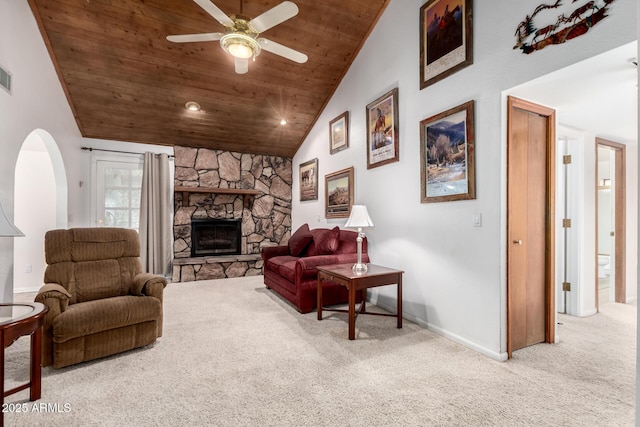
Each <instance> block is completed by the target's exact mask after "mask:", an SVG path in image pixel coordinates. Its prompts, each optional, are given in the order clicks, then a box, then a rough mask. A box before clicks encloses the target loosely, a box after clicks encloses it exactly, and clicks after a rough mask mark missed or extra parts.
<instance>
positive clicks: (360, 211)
mask: <svg viewBox="0 0 640 427" xmlns="http://www.w3.org/2000/svg"><path fill="white" fill-rule="evenodd" d="M344 226H345V227H346V228H357V229H358V238H357V240H356V242H357V244H358V262H357V263H355V264H353V267H351V269H352V270H353V272H354V273H356V274H362V273H366V272H367V264H363V263H362V239H363V238H364V233H363V232H362V229H363V228H366V227H373V221H371V217H369V213H368V212H367V207H366V206H364V205H353V206H352V207H351V215H349V219H348V220H347V223H346V224H345V225H344Z"/></svg>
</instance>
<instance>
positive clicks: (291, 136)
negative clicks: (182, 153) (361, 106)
mask: <svg viewBox="0 0 640 427" xmlns="http://www.w3.org/2000/svg"><path fill="white" fill-rule="evenodd" d="M280 1H281V0H255V1H254V0H214V3H215V4H216V5H217V6H218V7H219V8H220V9H221V10H222V11H224V12H225V13H226V14H227V15H231V14H237V13H240V12H242V14H243V15H245V16H248V17H250V18H252V17H256V16H258V15H260V14H261V13H263V12H265V11H267V10H268V9H270V8H272V7H274V6H276V5H277V4H279V3H280ZM29 2H30V5H31V9H32V11H33V13H34V15H35V17H36V20H37V22H38V25H39V26H40V31H41V33H42V35H43V38H44V40H45V43H46V44H47V47H48V49H49V53H50V55H51V58H52V59H53V63H54V66H55V67H56V70H57V72H58V76H59V78H60V80H61V82H62V85H63V88H64V90H65V92H66V95H67V98H68V100H69V103H70V105H71V108H72V110H73V113H74V115H75V118H76V121H77V123H78V126H79V127H80V131H81V133H82V135H83V136H85V137H89V138H101V139H109V140H120V141H130V142H140V143H147V144H160V145H179V146H188V147H207V148H212V149H221V150H229V151H237V152H242V153H254V154H269V155H279V156H288V157H291V156H293V155H294V154H295V152H296V151H297V149H298V147H299V146H300V145H301V144H302V142H303V140H304V138H305V136H306V135H307V133H308V132H309V130H310V129H311V127H312V126H313V124H314V123H315V121H316V120H317V118H318V116H319V115H320V113H321V112H322V109H323V108H324V106H325V105H326V103H327V102H328V100H329V98H330V97H331V95H332V94H333V92H334V91H335V89H336V88H337V85H338V84H339V83H340V80H341V79H342V77H343V76H344V74H345V73H346V71H347V69H348V68H349V66H350V64H351V62H352V61H353V59H354V58H355V55H356V54H357V52H358V50H359V49H360V47H361V46H362V44H363V43H364V41H365V39H366V37H367V35H368V34H369V32H370V31H371V29H372V28H373V26H374V25H375V24H376V22H377V20H378V17H379V16H380V14H381V13H382V12H383V11H384V8H385V7H386V5H387V3H388V2H389V0H347V1H344V0H295V3H296V4H297V5H298V7H299V9H300V12H299V14H298V15H297V16H295V17H293V18H292V19H289V20H288V21H285V22H283V23H282V24H280V25H277V26H275V27H273V28H271V29H269V30H267V31H265V33H264V36H265V37H267V38H269V39H271V40H273V41H275V42H278V43H281V44H283V45H285V46H288V47H291V48H293V49H296V50H299V51H301V52H303V53H305V54H307V55H308V56H309V60H308V62H307V63H305V64H298V63H295V62H292V61H289V60H287V59H284V58H281V57H279V56H276V55H274V54H272V53H270V52H266V51H263V52H262V53H261V54H260V55H259V56H258V57H257V58H256V60H255V62H253V61H252V62H250V64H249V72H248V73H247V74H244V75H238V74H236V73H235V72H234V65H233V60H232V58H231V57H230V56H229V55H228V54H226V53H225V52H224V51H223V50H222V48H221V47H220V43H219V42H217V41H212V42H199V43H184V44H176V43H171V42H169V41H167V40H166V38H165V36H167V35H169V34H189V33H208V32H224V27H223V26H222V25H221V24H220V23H219V22H217V21H216V20H215V19H214V18H212V17H211V16H210V15H209V14H207V13H206V12H205V11H204V10H203V9H202V8H201V7H200V6H198V5H197V4H196V3H194V2H193V1H191V0H29ZM187 101H196V102H198V103H199V104H200V105H201V106H202V111H200V112H196V113H193V112H188V111H187V110H186V109H185V107H184V106H185V103H186V102H187ZM282 118H284V119H286V120H287V121H288V124H287V125H285V126H281V125H280V124H279V122H280V120H281V119H282ZM327 143H328V141H327Z"/></svg>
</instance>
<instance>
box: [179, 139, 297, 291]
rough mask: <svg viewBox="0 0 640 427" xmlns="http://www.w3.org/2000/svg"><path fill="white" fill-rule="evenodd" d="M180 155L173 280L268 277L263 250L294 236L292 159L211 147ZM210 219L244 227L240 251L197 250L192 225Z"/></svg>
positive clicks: (182, 149)
mask: <svg viewBox="0 0 640 427" xmlns="http://www.w3.org/2000/svg"><path fill="white" fill-rule="evenodd" d="M174 153H175V215H174V227H173V228H174V255H175V259H174V266H173V281H174V282H185V281H192V280H207V279H221V278H225V277H240V276H255V275H260V274H262V259H261V257H260V251H261V249H262V247H263V246H274V245H279V244H285V243H286V242H287V241H288V239H289V237H290V235H291V180H292V171H291V159H290V158H284V157H277V156H263V155H253V154H242V153H233V152H228V151H220V150H210V149H205V148H185V147H174ZM208 219H214V220H225V221H226V220H236V221H238V222H239V223H240V224H241V230H240V242H239V253H236V254H225V255H218V254H210V255H206V256H198V255H199V254H197V253H195V252H192V243H193V236H192V222H193V221H194V220H195V221H198V222H199V221H200V220H208ZM196 252H197V251H196Z"/></svg>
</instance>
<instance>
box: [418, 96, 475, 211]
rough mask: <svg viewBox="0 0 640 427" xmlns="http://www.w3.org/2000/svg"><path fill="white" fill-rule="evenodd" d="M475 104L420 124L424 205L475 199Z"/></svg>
mask: <svg viewBox="0 0 640 427" xmlns="http://www.w3.org/2000/svg"><path fill="white" fill-rule="evenodd" d="M473 120H474V101H469V102H467V103H464V104H462V105H459V106H457V107H454V108H452V109H450V110H447V111H444V112H442V113H440V114H437V115H435V116H433V117H429V118H428V119H425V120H422V121H421V122H420V190H421V197H420V201H421V202H422V203H429V202H446V201H451V200H469V199H475V198H476V181H475V141H474V139H475V137H474V134H475V131H474V123H473Z"/></svg>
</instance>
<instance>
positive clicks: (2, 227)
mask: <svg viewBox="0 0 640 427" xmlns="http://www.w3.org/2000/svg"><path fill="white" fill-rule="evenodd" d="M0 236H3V237H16V236H24V233H23V232H22V231H20V230H18V228H17V227H16V226H15V225H13V224H12V223H11V221H9V218H7V214H5V213H4V209H3V208H2V204H0Z"/></svg>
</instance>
